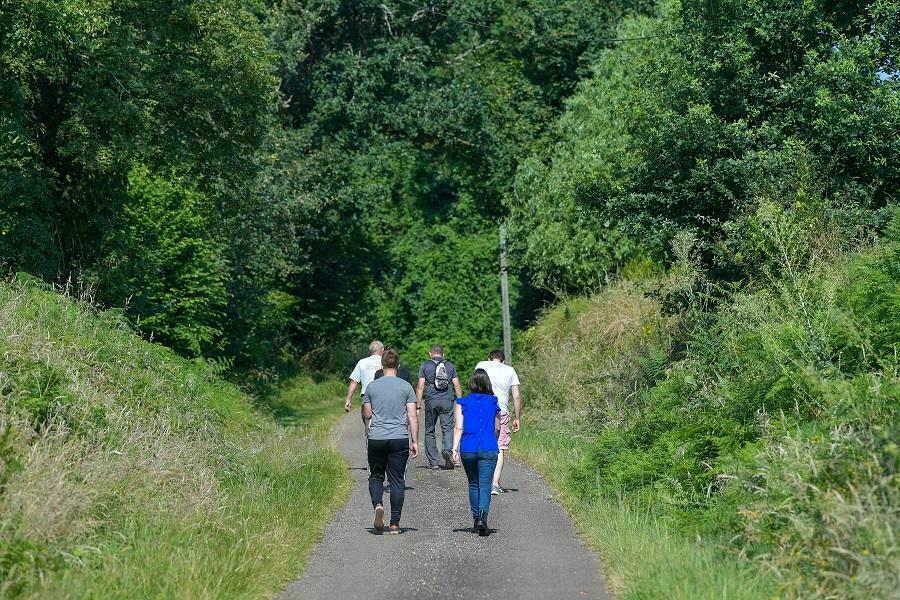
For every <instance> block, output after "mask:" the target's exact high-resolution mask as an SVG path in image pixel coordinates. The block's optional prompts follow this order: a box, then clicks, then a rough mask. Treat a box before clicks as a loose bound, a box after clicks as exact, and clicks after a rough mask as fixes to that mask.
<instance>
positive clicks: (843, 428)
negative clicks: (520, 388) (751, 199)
mask: <svg viewBox="0 0 900 600" xmlns="http://www.w3.org/2000/svg"><path fill="white" fill-rule="evenodd" d="M800 219H802V215H801V214H799V211H792V210H789V209H779V208H777V207H773V206H772V205H766V204H763V205H762V206H761V208H760V210H759V211H758V213H757V214H756V215H755V216H754V218H753V219H751V221H750V222H751V224H752V225H753V226H755V227H757V228H758V229H757V231H756V232H752V231H751V234H753V233H757V234H758V239H760V240H763V241H764V243H761V244H760V246H759V247H758V248H757V249H758V251H759V257H758V258H759V260H760V263H761V266H760V268H759V271H758V273H759V276H758V278H757V279H756V280H754V281H752V282H746V283H745V284H744V285H742V286H741V287H739V288H732V289H727V290H723V289H712V288H711V286H709V285H708V284H706V282H705V281H704V280H703V275H702V273H700V272H698V271H696V269H695V267H694V266H692V263H691V261H690V260H689V254H690V252H689V251H688V252H686V253H685V256H684V260H682V261H680V262H679V265H678V266H676V267H675V268H674V269H672V271H670V272H669V273H668V274H667V275H664V276H658V277H652V278H649V279H645V280H642V281H631V282H629V281H621V282H618V283H616V284H613V285H611V286H609V287H608V288H607V289H605V290H604V291H602V292H600V293H599V294H597V295H596V296H594V297H592V298H588V299H576V300H573V301H569V302H567V303H564V304H563V305H561V306H558V307H556V308H554V309H553V310H551V311H550V312H549V313H548V314H547V315H546V316H545V317H544V319H543V320H542V321H541V322H540V323H538V324H537V325H536V326H535V327H534V328H533V329H532V330H531V331H529V332H527V334H526V335H525V336H524V340H525V343H526V344H527V346H528V352H527V357H526V359H525V360H524V362H523V363H522V364H520V365H518V366H519V369H520V372H521V378H522V380H523V382H524V384H525V386H526V387H525V393H526V398H527V400H528V401H529V403H530V404H531V406H532V407H533V408H532V417H531V418H530V419H529V421H530V423H531V426H532V427H537V428H538V429H539V430H541V431H543V432H544V433H545V434H546V435H549V436H551V437H552V436H553V435H557V436H562V437H563V438H565V439H571V437H572V436H571V430H572V429H573V428H574V429H575V430H577V431H580V432H581V435H582V437H583V438H586V441H585V442H584V444H583V446H582V449H581V451H580V452H579V455H578V460H577V461H575V462H573V463H572V464H570V465H569V466H568V467H567V468H564V469H563V471H564V473H563V474H562V475H561V476H560V478H559V479H558V484H559V485H558V487H559V488H560V489H563V490H565V492H566V493H567V494H570V495H571V497H573V498H577V499H579V502H580V503H582V504H583V505H584V506H585V507H594V506H604V507H606V508H608V509H609V510H612V511H613V512H615V511H625V512H626V513H628V514H631V513H634V511H635V510H638V511H639V512H640V513H641V514H646V515H648V516H649V518H651V521H650V522H652V523H654V524H656V525H659V526H662V527H664V528H665V530H666V531H667V532H668V534H671V535H677V536H680V538H681V539H682V540H690V541H692V545H693V546H694V547H696V549H697V550H696V551H697V552H701V551H702V552H704V553H707V552H715V553H717V554H718V555H719V557H720V558H722V560H724V559H726V558H727V559H728V560H730V561H732V562H733V563H734V564H736V565H753V568H755V569H757V570H759V571H760V572H762V573H765V574H766V576H767V577H769V578H771V580H772V581H774V582H775V583H776V585H777V593H778V595H780V596H789V597H802V598H863V597H865V598H871V597H878V598H888V597H894V596H895V595H896V593H897V592H896V591H897V589H900V543H898V540H897V536H898V532H900V480H898V477H897V467H898V456H900V454H898V446H897V440H900V420H898V408H900V361H898V351H900V329H898V328H900V212H898V213H897V214H896V215H895V217H894V219H893V222H892V223H891V224H890V225H889V226H887V227H886V228H885V229H884V230H883V231H882V232H881V234H880V236H879V240H878V242H877V243H876V244H874V245H870V246H868V247H861V248H858V250H857V251H854V252H847V251H828V249H829V248H832V247H833V245H832V244H833V242H832V241H829V240H827V239H826V238H827V236H818V237H816V236H815V235H814V234H815V232H816V231H819V232H821V231H823V229H827V228H825V227H824V226H823V228H819V229H817V228H816V227H814V226H812V225H810V223H808V222H802V221H801V220H800ZM751 238H752V235H751ZM823 240H824V241H823ZM688 245H689V244H688ZM526 424H528V423H526ZM636 507H641V508H640V509H638V508H636ZM581 510H582V512H584V511H588V510H593V509H588V508H584V509H581ZM577 514H578V511H576V515H577ZM595 515H599V513H595ZM597 518H601V517H600V516H597ZM602 518H603V519H607V518H612V517H602ZM591 527H592V525H590V524H589V525H587V529H588V530H590V529H591ZM598 527H599V525H598ZM598 543H599V546H600V548H601V550H602V551H603V552H604V553H608V552H609V547H608V546H609V544H610V543H611V542H608V541H605V538H604V536H600V537H599V540H598ZM626 543H627V540H626ZM701 549H702V550H701ZM654 557H655V558H654V559H653V560H661V561H663V562H667V561H680V560H683V558H682V557H675V558H667V557H665V556H663V555H659V554H654ZM612 562H613V563H615V561H612ZM664 567H665V565H656V566H654V565H652V564H648V565H647V569H649V570H652V569H654V568H664ZM610 568H611V569H613V570H615V569H616V568H617V567H616V566H615V564H612V565H611V566H610ZM640 585H641V584H639V583H636V582H635V581H626V582H625V583H624V584H623V588H622V589H623V590H625V592H626V597H628V594H632V593H633V592H634V590H635V589H638V588H636V587H634V586H638V587H640ZM635 593H636V592H635ZM635 597H644V596H643V595H642V594H637V596H635ZM697 597H702V594H698V596H697Z"/></svg>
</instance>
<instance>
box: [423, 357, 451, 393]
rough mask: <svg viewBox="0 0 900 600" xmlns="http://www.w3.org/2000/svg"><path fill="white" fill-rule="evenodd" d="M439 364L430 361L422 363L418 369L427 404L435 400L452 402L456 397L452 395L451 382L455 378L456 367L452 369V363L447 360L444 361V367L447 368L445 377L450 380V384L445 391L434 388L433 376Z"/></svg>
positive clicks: (432, 360)
mask: <svg viewBox="0 0 900 600" xmlns="http://www.w3.org/2000/svg"><path fill="white" fill-rule="evenodd" d="M439 362H441V361H435V360H434V359H430V360H426V361H425V362H423V363H422V366H421V367H419V377H420V378H424V379H425V393H424V397H425V400H427V401H429V402H434V401H435V400H443V401H447V402H453V398H454V397H455V396H456V394H454V393H453V380H454V379H455V378H456V367H454V366H453V363H452V362H450V361H449V360H445V361H444V366H445V367H447V377H448V378H449V379H450V382H449V383H448V384H447V389H446V390H439V389H437V388H436V387H434V375H435V372H436V371H437V365H438V363H439Z"/></svg>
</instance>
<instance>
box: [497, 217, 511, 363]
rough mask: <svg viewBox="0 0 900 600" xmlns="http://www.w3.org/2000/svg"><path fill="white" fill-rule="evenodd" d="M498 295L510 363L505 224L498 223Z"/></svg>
mask: <svg viewBox="0 0 900 600" xmlns="http://www.w3.org/2000/svg"><path fill="white" fill-rule="evenodd" d="M500 297H501V301H502V302H503V354H505V355H506V364H508V365H511V364H512V332H511V330H510V322H509V269H508V268H507V265H506V226H505V225H500Z"/></svg>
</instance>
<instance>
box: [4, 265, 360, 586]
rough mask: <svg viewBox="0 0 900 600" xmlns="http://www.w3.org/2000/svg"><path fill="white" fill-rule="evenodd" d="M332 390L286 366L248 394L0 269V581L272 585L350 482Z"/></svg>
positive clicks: (295, 568)
mask: <svg viewBox="0 0 900 600" xmlns="http://www.w3.org/2000/svg"><path fill="white" fill-rule="evenodd" d="M339 391H340V390H339V386H336V385H335V384H334V383H333V382H327V381H325V382H316V381H313V380H312V379H310V378H297V379H293V380H291V381H288V382H286V383H285V384H284V385H283V386H281V387H280V388H279V389H278V391H277V392H276V393H275V394H273V396H272V408H271V410H266V409H265V404H266V401H263V402H261V403H260V402H257V407H256V408H254V406H253V402H252V401H251V399H250V398H249V397H248V396H246V395H245V394H243V393H242V392H240V391H239V390H238V389H237V388H236V387H234V386H233V385H231V384H230V383H228V382H226V381H224V380H223V379H221V378H220V377H219V375H218V371H217V369H216V368H215V367H214V366H212V365H209V364H206V363H204V362H198V361H188V360H185V359H182V358H180V357H178V356H176V355H174V354H173V353H172V352H171V351H169V350H168V349H166V348H164V347H162V346H158V345H155V344H150V343H147V342H145V341H142V340H141V339H140V338H139V337H138V336H136V335H134V334H133V332H132V331H131V330H130V329H129V327H128V325H127V324H126V322H125V321H124V320H122V319H120V318H119V317H118V316H117V315H116V314H115V313H102V312H98V311H96V310H95V309H94V308H93V307H91V306H90V305H89V304H88V303H85V302H81V301H77V300H73V299H71V298H67V297H65V296H62V295H59V294H57V293H55V292H53V291H51V290H48V289H46V288H44V287H43V286H40V285H38V284H36V283H33V282H29V281H26V280H24V279H20V280H18V281H14V282H0V596H2V597H24V598H38V597H72V598H88V597H103V598H134V597H167V598H168V597H171V598H220V597H241V598H258V597H260V598H261V597H269V596H271V594H273V593H274V592H277V591H279V590H281V589H283V587H284V586H285V584H286V583H287V582H288V581H290V580H291V579H292V578H294V577H296V575H297V574H298V573H299V572H300V570H301V569H302V567H303V566H304V564H305V562H306V560H307V557H308V554H309V551H310V549H311V548H312V546H313V544H314V543H315V542H316V541H317V540H318V539H319V537H320V535H321V532H322V530H323V528H324V524H325V523H326V521H327V520H328V518H329V517H330V515H331V513H332V511H333V510H334V508H335V507H336V506H339V505H340V502H341V498H342V496H343V495H345V494H346V493H347V491H348V489H349V488H348V483H349V478H348V477H347V473H346V469H345V465H344V463H343V460H342V459H341V458H340V456H339V454H338V453H337V452H336V451H335V449H334V448H333V446H332V445H331V443H330V441H329V435H328V429H329V427H330V425H331V423H333V420H334V418H336V417H337V416H338V415H339V414H341V405H340V401H339V400H340V398H339ZM260 408H263V409H264V410H260ZM273 417H275V418H273Z"/></svg>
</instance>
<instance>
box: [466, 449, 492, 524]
mask: <svg viewBox="0 0 900 600" xmlns="http://www.w3.org/2000/svg"><path fill="white" fill-rule="evenodd" d="M459 458H460V459H461V460H462V465H463V469H465V471H466V477H467V478H468V480H469V505H470V506H471V507H472V516H473V517H474V518H476V519H477V518H479V517H480V516H481V513H484V514H485V515H487V513H488V511H489V510H490V509H491V480H492V479H493V478H494V468H495V467H496V466H497V452H484V451H482V452H460V454H459Z"/></svg>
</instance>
